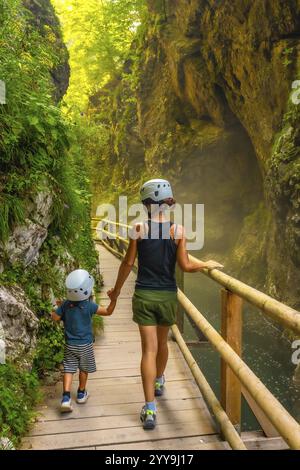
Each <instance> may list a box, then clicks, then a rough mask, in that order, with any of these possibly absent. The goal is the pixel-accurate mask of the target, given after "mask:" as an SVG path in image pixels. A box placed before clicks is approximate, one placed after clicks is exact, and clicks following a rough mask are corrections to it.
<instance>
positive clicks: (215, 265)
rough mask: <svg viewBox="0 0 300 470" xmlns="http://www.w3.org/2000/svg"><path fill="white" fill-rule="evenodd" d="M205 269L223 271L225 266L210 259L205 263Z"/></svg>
mask: <svg viewBox="0 0 300 470" xmlns="http://www.w3.org/2000/svg"><path fill="white" fill-rule="evenodd" d="M203 268H205V269H216V268H219V269H222V268H224V266H223V264H220V263H218V262H217V261H213V260H212V259H210V260H209V261H205V265H204V266H203Z"/></svg>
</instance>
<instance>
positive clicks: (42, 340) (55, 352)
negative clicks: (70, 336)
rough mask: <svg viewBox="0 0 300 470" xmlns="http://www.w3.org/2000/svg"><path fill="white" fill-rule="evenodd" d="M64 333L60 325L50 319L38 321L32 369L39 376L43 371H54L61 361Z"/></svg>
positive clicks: (45, 318)
mask: <svg viewBox="0 0 300 470" xmlns="http://www.w3.org/2000/svg"><path fill="white" fill-rule="evenodd" d="M63 352H64V332H63V329H62V327H61V325H60V324H58V323H55V322H54V321H53V320H52V319H51V318H49V317H44V318H41V319H40V322H39V331H38V344H37V348H36V355H35V359H34V367H35V369H36V370H37V372H38V374H39V375H40V376H42V375H43V372H44V371H45V370H47V371H49V370H54V369H56V368H57V366H58V365H59V364H60V363H61V362H62V360H63Z"/></svg>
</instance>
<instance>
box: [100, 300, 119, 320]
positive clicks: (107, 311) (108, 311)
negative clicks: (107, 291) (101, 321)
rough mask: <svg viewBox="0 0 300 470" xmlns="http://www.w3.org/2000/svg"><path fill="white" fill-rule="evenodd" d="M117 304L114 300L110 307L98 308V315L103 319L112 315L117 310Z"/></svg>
mask: <svg viewBox="0 0 300 470" xmlns="http://www.w3.org/2000/svg"><path fill="white" fill-rule="evenodd" d="M116 303H117V301H116V300H112V301H111V302H110V304H109V305H108V307H98V310H97V312H96V315H101V316H103V317H107V316H109V315H111V314H112V313H113V311H114V309H115V306H116Z"/></svg>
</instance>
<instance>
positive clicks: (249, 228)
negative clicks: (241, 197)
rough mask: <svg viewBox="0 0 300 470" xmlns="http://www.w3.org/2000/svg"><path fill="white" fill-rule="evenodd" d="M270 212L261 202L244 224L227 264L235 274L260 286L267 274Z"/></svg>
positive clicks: (262, 284)
mask: <svg viewBox="0 0 300 470" xmlns="http://www.w3.org/2000/svg"><path fill="white" fill-rule="evenodd" d="M270 223H271V214H270V213H269V211H268V210H267V209H266V207H265V205H264V204H263V203H261V204H260V205H259V206H258V207H257V208H256V209H255V210H254V212H252V213H251V214H250V215H248V216H247V217H245V219H244V224H243V227H242V230H241V233H240V236H239V239H238V241H237V243H236V245H235V248H234V251H233V253H232V254H231V255H230V260H229V265H230V267H231V268H232V270H233V272H234V273H235V274H236V276H238V277H240V278H242V279H245V280H247V283H250V284H251V283H253V284H254V285H255V286H256V287H257V288H259V287H260V288H262V287H263V286H264V284H265V281H266V276H267V248H268V236H269V235H268V233H269V227H270Z"/></svg>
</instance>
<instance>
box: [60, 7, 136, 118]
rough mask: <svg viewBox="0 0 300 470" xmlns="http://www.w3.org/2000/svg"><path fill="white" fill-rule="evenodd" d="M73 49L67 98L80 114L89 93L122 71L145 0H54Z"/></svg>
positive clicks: (69, 45) (74, 110)
mask: <svg viewBox="0 0 300 470" xmlns="http://www.w3.org/2000/svg"><path fill="white" fill-rule="evenodd" d="M53 3H54V5H55V7H56V11H57V13H58V14H59V17H60V19H61V22H62V26H63V31H64V37H65V41H66V44H67V45H68V48H69V52H70V65H71V70H72V74H71V82H70V87H69V90H68V94H67V98H66V102H67V104H68V109H69V110H71V111H72V112H75V113H76V114H77V113H78V112H80V111H83V110H85V107H86V105H87V102H88V98H89V96H91V95H93V94H94V93H95V92H96V91H97V90H99V88H100V87H101V86H103V85H104V84H105V83H107V82H109V81H110V80H112V79H116V78H118V76H119V74H120V73H121V72H122V68H123V65H124V61H125V59H126V58H127V57H128V54H129V51H130V49H131V45H132V42H133V40H134V38H135V35H136V31H137V28H138V27H139V25H140V23H141V16H142V15H143V14H144V11H145V2H144V0H90V1H89V2H86V1H85V0H53Z"/></svg>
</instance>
